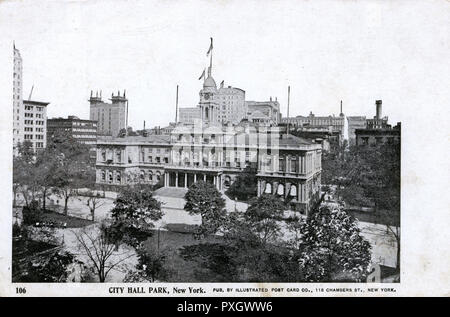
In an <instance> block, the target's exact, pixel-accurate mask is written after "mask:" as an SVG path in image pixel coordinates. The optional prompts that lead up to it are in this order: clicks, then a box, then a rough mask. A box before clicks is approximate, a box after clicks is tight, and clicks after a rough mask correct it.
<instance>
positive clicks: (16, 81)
mask: <svg viewBox="0 0 450 317" xmlns="http://www.w3.org/2000/svg"><path fill="white" fill-rule="evenodd" d="M13 54H14V69H13V148H14V150H13V151H14V154H17V144H19V143H22V142H23V132H24V131H23V112H24V109H23V102H22V89H23V83H22V57H21V56H20V52H19V50H18V49H16V47H15V45H14V47H13Z"/></svg>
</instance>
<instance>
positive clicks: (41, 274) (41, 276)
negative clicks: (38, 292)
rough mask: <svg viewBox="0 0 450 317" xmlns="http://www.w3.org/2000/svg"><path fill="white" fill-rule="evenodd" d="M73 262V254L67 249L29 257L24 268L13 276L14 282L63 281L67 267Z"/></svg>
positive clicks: (66, 273)
mask: <svg viewBox="0 0 450 317" xmlns="http://www.w3.org/2000/svg"><path fill="white" fill-rule="evenodd" d="M73 262H74V256H73V255H72V254H71V253H69V252H67V251H57V252H52V253H51V254H50V255H43V256H34V257H30V258H29V260H28V261H26V265H25V268H23V269H22V270H20V271H19V272H20V273H19V275H16V276H15V277H14V282H22V283H24V282H25V283H29V282H39V283H54V282H65V281H66V279H67V276H68V270H67V267H68V266H69V265H70V264H72V263H73ZM16 267H17V266H16Z"/></svg>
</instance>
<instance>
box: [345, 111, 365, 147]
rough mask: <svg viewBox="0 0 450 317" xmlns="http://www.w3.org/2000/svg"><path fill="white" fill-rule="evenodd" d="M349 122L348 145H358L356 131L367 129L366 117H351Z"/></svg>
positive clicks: (348, 118)
mask: <svg viewBox="0 0 450 317" xmlns="http://www.w3.org/2000/svg"><path fill="white" fill-rule="evenodd" d="M347 122H348V143H349V144H350V145H355V144H356V134H355V130H356V129H365V128H366V127H367V123H366V117H365V116H349V117H347Z"/></svg>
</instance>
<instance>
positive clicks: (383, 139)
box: [355, 122, 401, 146]
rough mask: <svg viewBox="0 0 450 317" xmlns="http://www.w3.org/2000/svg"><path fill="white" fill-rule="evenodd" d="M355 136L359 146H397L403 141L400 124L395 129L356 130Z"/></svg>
mask: <svg viewBox="0 0 450 317" xmlns="http://www.w3.org/2000/svg"><path fill="white" fill-rule="evenodd" d="M355 135H356V145H357V146H369V145H382V144H395V143H399V142H400V140H401V124H400V122H398V123H397V125H396V126H394V127H386V128H377V129H369V128H367V129H356V130H355Z"/></svg>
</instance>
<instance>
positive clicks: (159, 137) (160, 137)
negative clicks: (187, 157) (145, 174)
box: [97, 134, 170, 143]
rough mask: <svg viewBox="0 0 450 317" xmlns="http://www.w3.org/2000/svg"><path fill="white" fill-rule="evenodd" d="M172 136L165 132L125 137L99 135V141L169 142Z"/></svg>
mask: <svg viewBox="0 0 450 317" xmlns="http://www.w3.org/2000/svg"><path fill="white" fill-rule="evenodd" d="M169 142H170V136H169V135H164V134H149V135H148V136H142V135H137V136H126V137H123V138H120V137H112V136H99V137H98V140H97V143H169Z"/></svg>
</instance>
